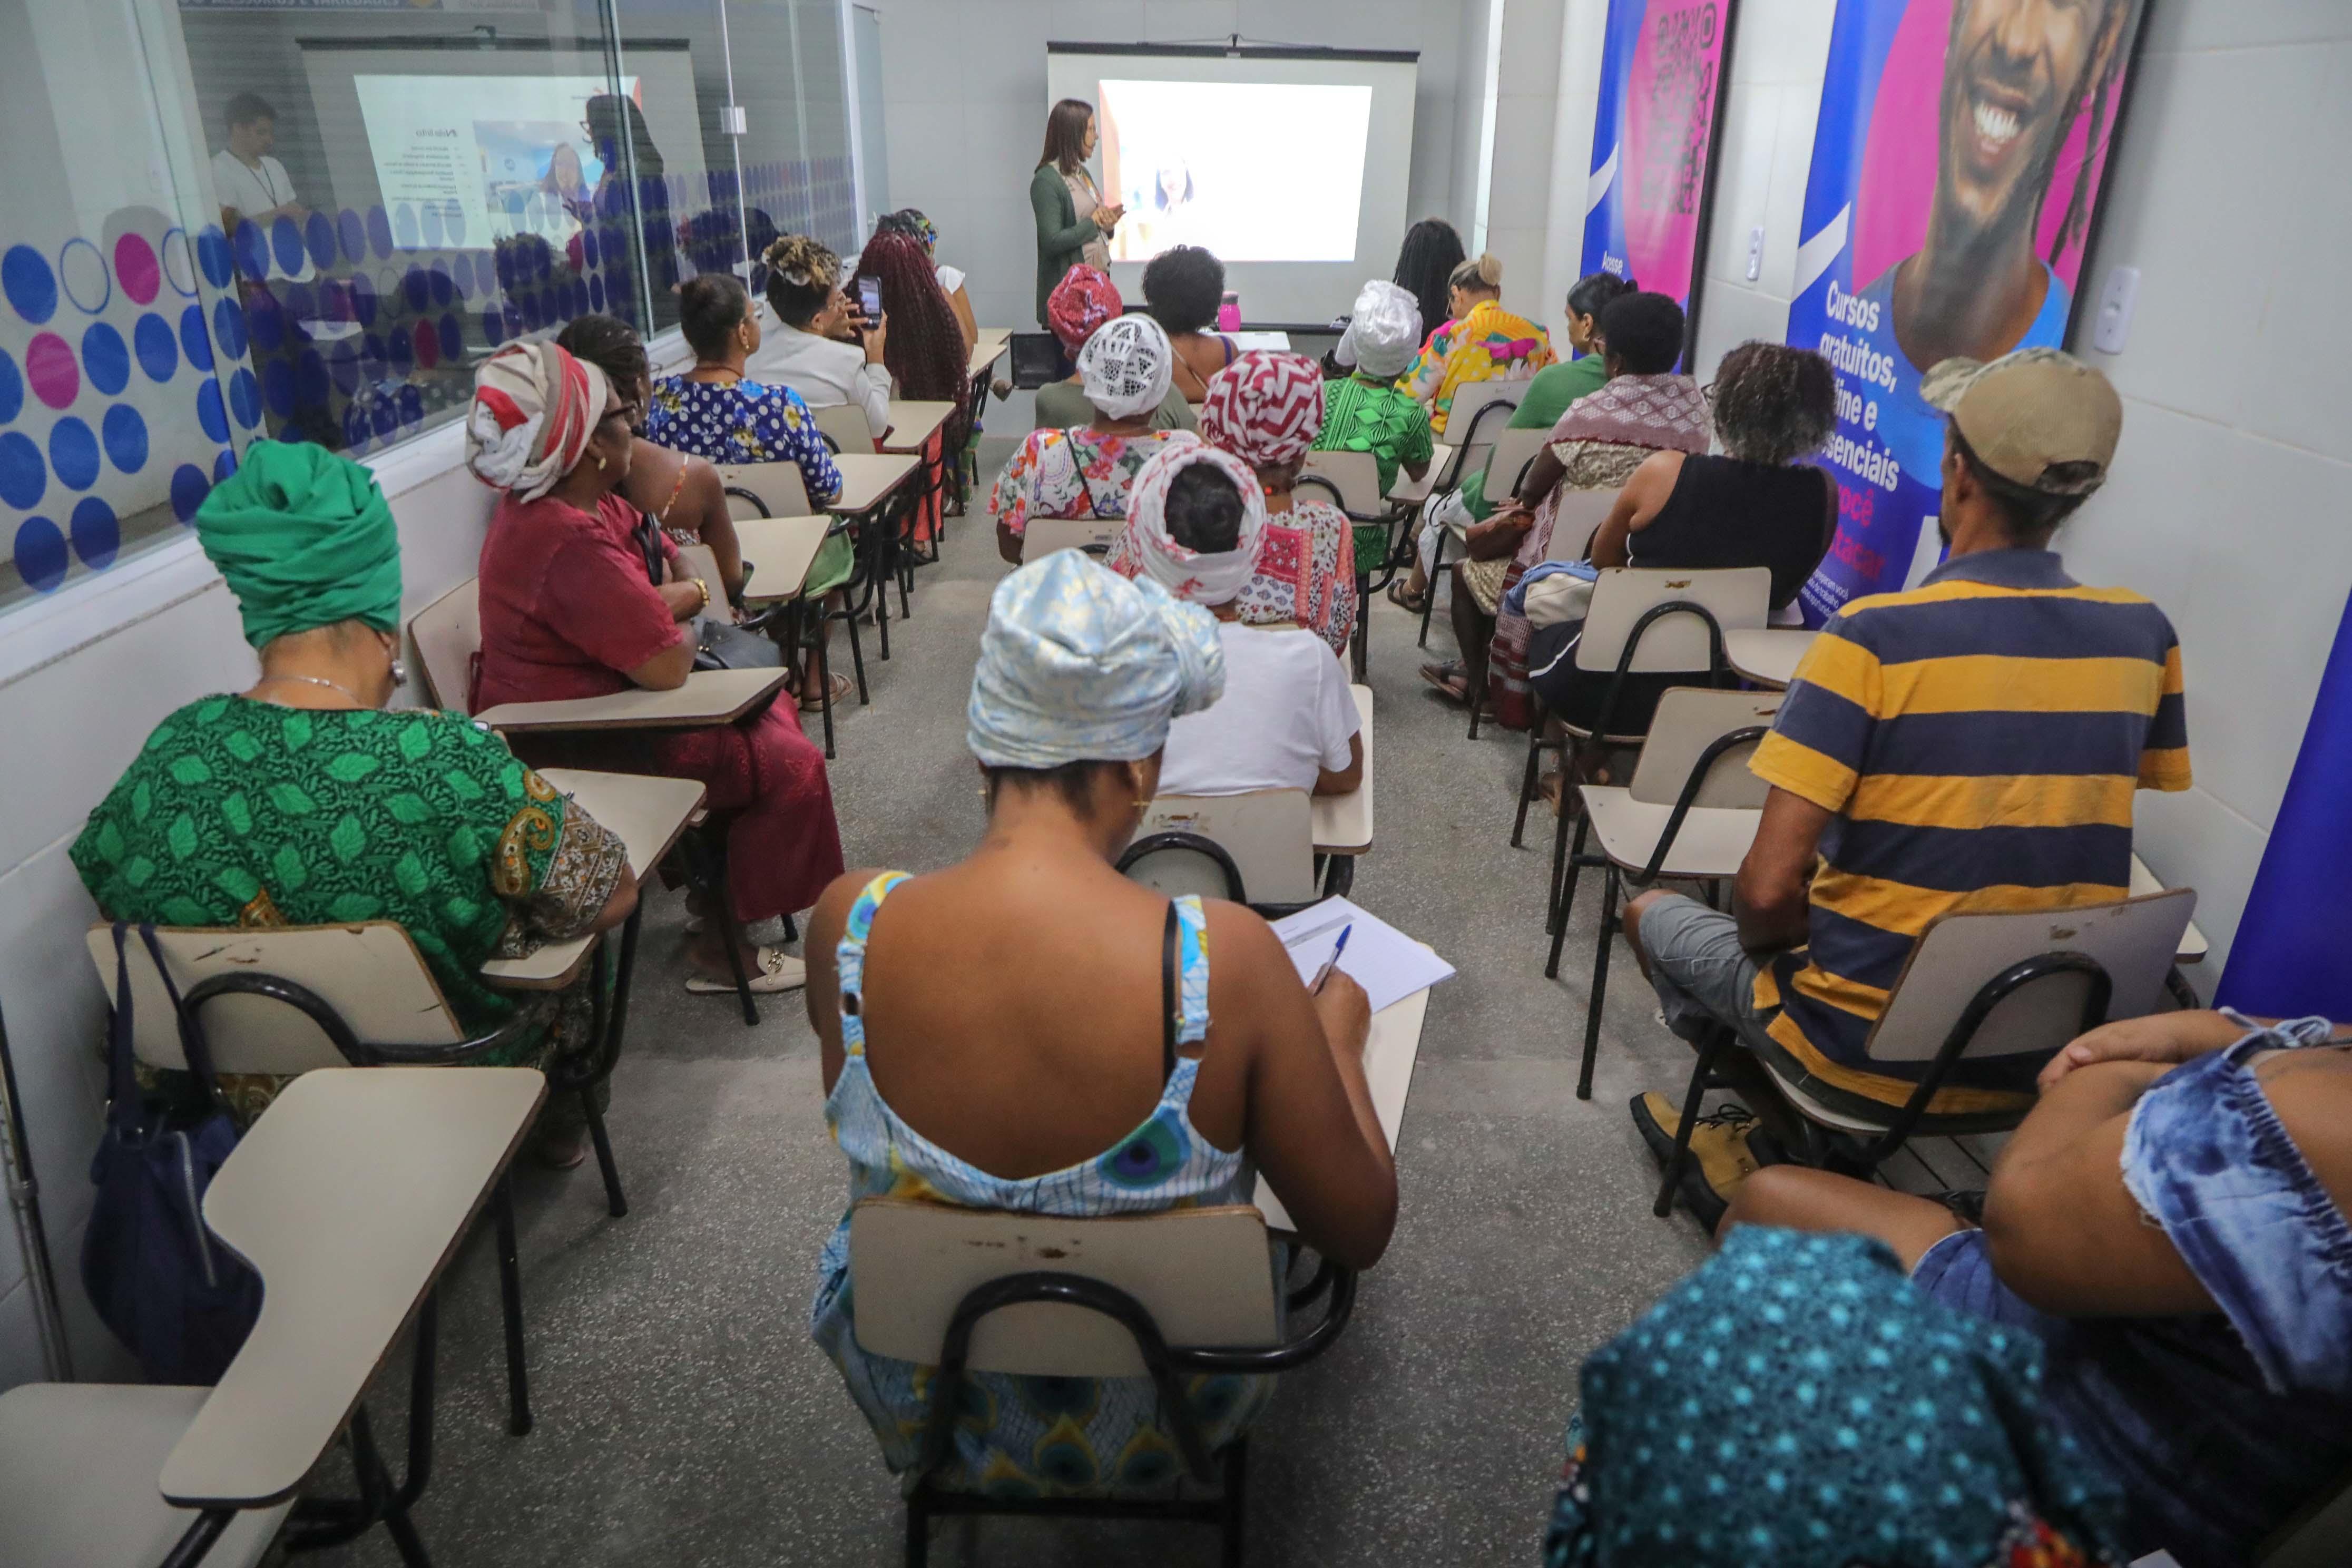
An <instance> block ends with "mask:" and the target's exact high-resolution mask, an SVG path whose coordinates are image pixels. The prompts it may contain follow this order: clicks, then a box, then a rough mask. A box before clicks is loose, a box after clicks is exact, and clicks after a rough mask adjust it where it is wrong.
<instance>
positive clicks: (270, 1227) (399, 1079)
mask: <svg viewBox="0 0 2352 1568" xmlns="http://www.w3.org/2000/svg"><path fill="white" fill-rule="evenodd" d="M546 1093H547V1080H546V1079H545V1078H544V1077H542V1076H541V1074H540V1073H539V1072H538V1071H537V1070H535V1069H533V1068H486V1067H474V1068H460V1069H455V1070H453V1069H450V1068H394V1067H381V1068H319V1069H318V1070H316V1071H314V1072H307V1073H304V1074H303V1075H302V1076H301V1077H300V1078H298V1079H295V1080H294V1081H293V1082H292V1083H290V1084H289V1085H288V1086H287V1088H286V1089H285V1091H284V1092H283V1093H281V1094H280V1095H278V1098H277V1100H275V1101H273V1102H272V1103H271V1105H270V1107H269V1109H268V1110H265V1111H263V1112H262V1114H261V1117H260V1119H259V1120H258V1121H255V1122H254V1124H253V1127H252V1129H251V1131H247V1133H246V1135H245V1137H244V1139H243V1141H242V1142H239V1143H238V1144H237V1146H236V1151H235V1152H233V1153H231V1154H230V1155H229V1157H228V1160H227V1162H226V1163H224V1164H223V1165H222V1166H221V1168H220V1172H219V1173H218V1174H217V1175H215V1177H214V1178H213V1183H212V1185H211V1187H210V1188H209V1189H208V1190H207V1191H206V1192H205V1203H204V1211H205V1223H206V1224H207V1225H208V1226H210V1227H211V1228H212V1230H213V1232H214V1234H215V1235H216V1236H217V1237H219V1238H220V1239H221V1241H223V1242H224V1243H226V1245H227V1246H228V1247H229V1249H230V1250H231V1251H233V1252H235V1253H236V1255H237V1256H238V1257H240V1258H244V1259H245V1260H246V1261H247V1262H248V1263H250V1264H252V1265H253V1267H254V1268H255V1269H256V1270H257V1271H258V1272H259V1273H260V1275H261V1279H262V1287H263V1288H262V1296H261V1317H260V1319H259V1321H257V1322H256V1323H255V1324H254V1328H253V1333H252V1335H251V1336H250V1337H249V1338H248V1339H247V1341H246V1342H245V1348H244V1349H243V1350H241V1351H239V1352H237V1356H236V1360H235V1361H234V1362H232V1363H229V1368H228V1371H227V1372H226V1373H224V1374H223V1375H222V1377H221V1380H220V1384H219V1385H218V1386H217V1387H216V1388H215V1389H214V1391H213V1395H212V1397H211V1398H210V1399H208V1400H206V1401H205V1406H204V1409H203V1410H202V1411H200V1412H199V1413H198V1414H197V1415H196V1418H195V1420H194V1422H193V1423H192V1424H190V1426H189V1427H188V1430H187V1433H186V1435H185V1436H183V1437H182V1438H181V1439H180V1441H179V1443H178V1445H177V1446H176V1447H173V1450H172V1456H171V1458H168V1459H166V1460H165V1461H164V1462H163V1475H162V1478H161V1488H162V1490H163V1497H164V1499H165V1500H167V1501H169V1502H172V1503H174V1504H176V1505H178V1506H180V1507H184V1508H213V1507H223V1508H240V1507H250V1506H254V1505H257V1504H263V1503H269V1502H275V1501H277V1500H279V1499H281V1498H286V1497H290V1496H292V1495H293V1492H294V1489H296V1488H297V1487H299V1486H300V1485H301V1483H302V1478H303V1477H304V1476H305V1475H306V1474H308V1473H309V1471H310V1467H311V1466H312V1465H314V1464H316V1463H317V1462H318V1459H319V1456H320V1454H322V1453H324V1452H325V1451H326V1449H327V1446H328V1445H329V1444H331V1443H332V1442H333V1441H334V1439H335V1435H336V1434H337V1433H338V1432H340V1431H341V1430H342V1426H343V1423H344V1422H345V1420H347V1419H348V1418H349V1417H350V1415H351V1413H352V1405H355V1404H356V1403H357V1402H358V1400H359V1398H360V1396H361V1394H363V1393H365V1392H366V1390H367V1385H368V1382H369V1380H370V1379H371V1378H373V1376H374V1375H375V1373H376V1370H377V1368H378V1367H380V1366H381V1365H382V1364H383V1359H384V1356H385V1354H386V1352H389V1351H390V1349H391V1347H392V1342H393V1340H394V1338H395V1337H396V1336H397V1335H398V1334H399V1332H400V1331H401V1328H402V1326H403V1325H404V1324H405V1323H406V1322H407V1321H408V1320H409V1317H410V1315H411V1314H412V1313H413V1312H415V1310H416V1307H417V1304H418V1303H419V1302H420V1301H422V1300H424V1297H425V1292H426V1291H427V1290H429V1289H432V1287H433V1283H434V1281H435V1279H437V1278H438V1277H439V1275H440V1273H441V1270H442V1268H443V1267H444V1265H446V1263H447V1262H448V1260H449V1258H450V1256H451V1255H452V1254H453V1253H455V1252H456V1251H457V1243H458V1241H459V1239H460V1238H462V1237H464V1235H465V1234H466V1227H467V1224H468V1223H469V1222H470V1221H471V1220H472V1218H473V1216H474V1214H475V1212H476V1211H477V1210H478V1209H479V1208H480V1206H481V1205H482V1201H483V1199H484V1198H485V1197H486V1196H488V1193H489V1190H490V1186H491V1184H493V1183H495V1182H496V1181H497V1180H498V1179H499V1173H501V1172H503V1171H504V1170H505V1169H506V1166H507V1162H508V1161H509V1159H510V1158H511V1157H512V1155H513V1153H514V1151H515V1148H516V1146H517V1145H518V1144H519V1143H520V1142H521V1140H522V1135H523V1133H524V1132H525V1131H527V1130H528V1129H529V1128H530V1122H531V1118H532V1116H533V1115H535V1114H536V1113H537V1111H538V1110H539V1106H540V1102H541V1100H543V1099H545V1098H546Z"/></svg>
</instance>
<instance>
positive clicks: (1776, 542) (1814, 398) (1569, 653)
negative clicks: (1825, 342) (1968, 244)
mask: <svg viewBox="0 0 2352 1568" xmlns="http://www.w3.org/2000/svg"><path fill="white" fill-rule="evenodd" d="M1711 390H1712V392H1713V395H1714V405H1715V432H1716V436H1717V438H1718V439H1719V440H1720V441H1721V442H1722V444H1723V447H1724V450H1725V452H1726V454H1727V455H1726V456H1724V457H1719V458H1717V457H1690V456H1685V454H1683V453H1680V452H1660V453H1657V454H1656V455H1655V456H1654V457H1652V458H1648V459H1647V460H1645V461H1644V462H1643V464H1642V466H1641V467H1640V468H1637V469H1635V470H1634V472H1633V478H1632V479H1628V480H1627V481H1626V482H1625V488H1624V489H1623V490H1622V491H1621V492H1620V493H1619V495H1618V498H1617V503H1616V505H1615V506H1613V507H1612V508H1611V509H1610V512H1609V516H1608V518H1607V520H1606V521H1603V522H1602V523H1601V526H1600V527H1599V528H1598V529H1596V530H1595V531H1593V535H1592V538H1591V542H1589V543H1588V545H1587V546H1586V549H1587V553H1588V554H1589V556H1590V558H1591V561H1592V563H1593V564H1595V565H1597V566H1666V567H1688V568H1692V569H1694V570H1704V569H1706V568H1710V567H1726V566H1765V567H1769V568H1770V569H1771V573H1772V608H1773V609H1774V610H1776V611H1778V610H1780V609H1782V608H1784V607H1786V606H1787V605H1790V604H1792V603H1793V602H1795V600H1796V597H1797V594H1798V591H1799V590H1800V589H1801V588H1802V587H1803V586H1804V585H1805V582H1806V580H1807V579H1808V578H1810V577H1811V576H1812V574H1813V568H1815V567H1816V566H1818V565H1820V564H1821V560H1822V556H1823V555H1825V554H1827V553H1828V552H1829V547H1830V540H1831V538H1832V535H1833V534H1834V533H1835V532H1836V531H1837V486H1836V485H1835V483H1834V482H1833V481H1832V479H1830V477H1829V475H1828V473H1827V472H1825V471H1824V470H1822V469H1821V468H1811V467H1809V466H1805V465H1802V464H1800V463H1799V461H1798V459H1799V458H1803V457H1805V456H1807V455H1808V454H1810V453H1811V452H1813V451H1815V450H1818V449H1819V448H1820V447H1821V445H1822V442H1824V441H1826V440H1828V439H1829V435H1830V430H1831V427H1832V425H1834V424H1835V422H1836V419H1837V379H1836V376H1835V374H1833V373H1832V371H1831V369H1830V364H1829V362H1828V361H1827V360H1825V359H1823V358H1822V356H1821V355H1819V354H1817V353H1813V352H1811V350H1809V349H1798V348H1790V347H1787V346H1785V345H1783V344H1780V343H1765V342H1748V343H1742V344H1740V345H1739V346H1738V348H1736V349H1734V350H1732V351H1731V352H1730V353H1727V354H1726V355H1724V356H1723V363H1722V365H1721V366H1720V367H1719V368H1718V369H1717V372H1716V377H1715V385H1714V387H1713V388H1712V389H1711ZM1582 630H1583V623H1582V622H1581V621H1570V622H1563V623H1560V624H1559V625H1556V626H1541V627H1538V628H1537V630H1536V632H1535V634H1534V636H1533V637H1530V638H1529V640H1528V682H1529V684H1530V685H1532V686H1533V687H1534V688H1535V690H1536V693H1537V695H1538V696H1540V697H1541V698H1542V699H1543V700H1544V704H1545V706H1546V707H1548V708H1549V709H1550V710H1552V711H1553V712H1554V713H1557V714H1559V716H1560V717H1562V718H1564V719H1566V720H1568V721H1570V722H1571V723H1574V724H1576V725H1578V726H1579V727H1580V728H1589V727H1590V726H1591V723H1592V722H1593V721H1595V720H1597V719H1598V718H1600V717H1601V714H1600V712H1599V709H1600V705H1601V700H1602V698H1603V696H1604V695H1605V694H1606V691H1607V689H1608V686H1609V680H1610V677H1609V675H1608V674H1606V673H1600V672H1594V671H1590V670H1580V669H1579V668H1576V657H1575V654H1576V638H1577V636H1578V634H1579V633H1580V632H1581V631H1582ZM1688 684H1689V681H1688V679H1686V678H1684V677H1679V676H1672V675H1658V676H1629V677H1627V678H1626V690H1625V693H1624V696H1623V698H1622V705H1621V707H1620V710H1619V711H1618V712H1617V713H1616V714H1615V715H1614V716H1613V718H1612V723H1611V728H1612V729H1613V730H1615V731H1618V732H1619V733H1640V732H1642V731H1646V730H1647V729H1648V728H1649V722H1650V713H1651V711H1652V710H1654V708H1655V707H1656V706H1657V700H1658V698H1659V696H1660V695H1661V694H1662V693H1664V691H1665V690H1666V689H1668V688H1669V687H1674V686H1685V685H1688Z"/></svg>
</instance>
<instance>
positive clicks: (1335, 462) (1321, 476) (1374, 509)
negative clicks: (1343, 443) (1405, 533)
mask: <svg viewBox="0 0 2352 1568" xmlns="http://www.w3.org/2000/svg"><path fill="white" fill-rule="evenodd" d="M1298 477H1299V479H1301V480H1305V479H1315V480H1317V481H1318V488H1321V489H1326V490H1328V492H1329V494H1330V497H1331V500H1332V501H1333V503H1334V504H1335V505H1337V506H1338V507H1339V510H1341V511H1344V512H1346V513H1347V514H1348V515H1349V517H1352V518H1354V519H1355V520H1356V521H1360V522H1372V521H1378V520H1379V519H1380V518H1381V515H1382V514H1383V513H1384V512H1386V511H1387V510H1388V504H1387V502H1386V501H1385V500H1383V499H1382V497H1381V461H1380V459H1379V458H1375V457H1373V456H1372V455H1371V454H1370V452H1351V451H1338V452H1309V453H1307V466H1306V467H1305V468H1302V469H1300V470H1299V475H1298ZM1360 564H1361V563H1359V565H1360Z"/></svg>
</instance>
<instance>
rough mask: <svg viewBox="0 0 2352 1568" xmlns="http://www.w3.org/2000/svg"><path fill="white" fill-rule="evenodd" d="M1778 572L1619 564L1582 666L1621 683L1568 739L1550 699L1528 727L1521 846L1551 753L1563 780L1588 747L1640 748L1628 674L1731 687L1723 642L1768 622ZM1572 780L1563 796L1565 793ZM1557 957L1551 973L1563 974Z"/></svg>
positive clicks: (1556, 832) (1564, 826)
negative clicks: (1626, 717) (1552, 719)
mask: <svg viewBox="0 0 2352 1568" xmlns="http://www.w3.org/2000/svg"><path fill="white" fill-rule="evenodd" d="M1771 594H1772V574H1771V573H1770V572H1769V571H1768V570H1767V569H1765V568H1764V567H1761V566H1735V567H1727V568H1721V569H1717V570H1714V571H1706V572H1682V571H1669V570H1664V569H1659V568H1648V569H1640V568H1634V567H1630V566H1612V567H1608V568H1606V569H1604V570H1603V571H1602V572H1601V575H1600V577H1599V579H1598V580H1597V581H1596V582H1594V584H1592V604H1591V609H1590V610H1589V611H1588V612H1587V614H1586V616H1585V619H1584V630H1583V631H1582V632H1581V633H1580V635H1579V636H1578V637H1577V641H1576V650H1575V654H1574V656H1573V657H1574V658H1575V663H1576V668H1579V669H1581V670H1586V671H1589V672H1591V673H1594V674H1602V673H1607V674H1609V675H1610V676H1611V681H1610V684H1609V687H1608V689H1607V691H1606V694H1605V695H1604V697H1603V699H1602V700H1601V708H1600V710H1599V711H1598V712H1597V713H1596V714H1595V715H1594V721H1593V724H1592V726H1591V728H1590V729H1587V728H1583V727H1580V726H1579V725H1575V724H1571V723H1569V722H1568V721H1566V720H1564V719H1563V720H1562V721H1561V722H1560V728H1561V730H1562V731H1564V734H1565V738H1564V739H1563V740H1560V741H1556V742H1555V741H1547V740H1545V739H1544V738H1543V737H1544V718H1545V714H1544V711H1543V709H1542V705H1541V703H1540V702H1538V705H1537V712H1536V714H1535V717H1534V719H1533V721H1531V722H1530V723H1529V724H1528V761H1527V769H1526V771H1525V772H1524V773H1522V774H1521V775H1520V778H1519V810H1518V816H1517V817H1516V818H1515V819H1514V820H1513V821H1512V823H1511V847H1513V848H1515V849H1516V848H1517V847H1519V846H1520V845H1521V843H1522V842H1523V840H1524V837H1525V834H1526V832H1527V824H1528V806H1529V805H1532V804H1533V803H1534V802H1535V800H1536V798H1537V793H1536V770H1537V765H1538V762H1539V760H1540V758H1541V755H1542V753H1543V752H1549V751H1557V752H1559V754H1560V774H1561V778H1562V779H1563V780H1567V779H1570V778H1573V777H1574V776H1575V773H1576V771H1577V769H1578V767H1579V765H1580V763H1581V762H1582V760H1583V756H1584V753H1585V752H1589V751H1597V750H1599V749H1601V747H1604V746H1638V745H1640V744H1641V743H1642V741H1643V731H1632V730H1631V728H1630V726H1627V725H1625V724H1622V723H1621V722H1620V721H1619V720H1618V717H1617V711H1618V709H1619V708H1620V707H1621V706H1622V697H1623V693H1624V689H1625V678H1626V677H1627V676H1628V675H1678V676H1684V677H1687V678H1688V680H1689V684H1691V685H1693V686H1724V685H1727V684H1729V682H1730V679H1731V667H1730V665H1729V664H1728V663H1727V661H1726V658H1725V654H1724V647H1723V638H1724V634H1725V633H1726V632H1728V631H1731V630H1733V629H1735V628H1738V627H1742V626H1762V625H1763V624H1764V617H1765V616H1766V615H1767V614H1768V613H1769V608H1770V603H1771ZM1565 793H1566V791H1565V786H1564V785H1563V790H1562V794H1563V795H1565ZM1567 805H1568V802H1567V801H1566V800H1565V798H1563V800H1562V801H1561V809H1560V811H1559V816H1558V819H1557V820H1556V821H1555V822H1554V824H1553V826H1552V844H1551V883H1550V887H1551V889H1552V891H1551V898H1550V901H1549V907H1548V908H1547V910H1546V911H1545V912H1546V927H1547V929H1548V930H1550V931H1558V930H1559V914H1560V899H1561V888H1562V885H1563V883H1564V881H1565V873H1566V871H1567V867H1568V819H1569V816H1570V813H1569V811H1568V809H1567ZM1544 973H1545V974H1546V975H1547V977H1557V975H1558V974H1559V965H1558V964H1557V963H1552V964H1550V965H1549V966H1548V967H1547V968H1546V969H1545V971H1544Z"/></svg>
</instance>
